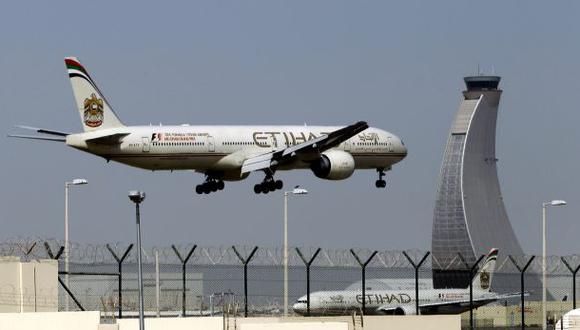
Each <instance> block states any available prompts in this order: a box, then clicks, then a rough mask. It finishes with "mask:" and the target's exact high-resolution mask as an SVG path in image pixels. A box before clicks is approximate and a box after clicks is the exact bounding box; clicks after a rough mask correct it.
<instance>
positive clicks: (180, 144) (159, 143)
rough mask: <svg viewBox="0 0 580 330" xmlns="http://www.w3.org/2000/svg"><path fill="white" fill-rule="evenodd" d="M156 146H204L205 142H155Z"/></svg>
mask: <svg viewBox="0 0 580 330" xmlns="http://www.w3.org/2000/svg"><path fill="white" fill-rule="evenodd" d="M153 145H154V146H202V145H203V142H153Z"/></svg>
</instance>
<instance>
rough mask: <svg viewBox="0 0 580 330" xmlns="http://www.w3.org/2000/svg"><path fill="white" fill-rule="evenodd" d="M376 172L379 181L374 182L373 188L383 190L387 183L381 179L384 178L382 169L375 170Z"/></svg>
mask: <svg viewBox="0 0 580 330" xmlns="http://www.w3.org/2000/svg"><path fill="white" fill-rule="evenodd" d="M377 172H378V173H379V179H378V180H377V181H375V187H377V188H385V187H386V186H387V181H385V180H384V179H383V177H384V176H385V170H384V169H382V168H377Z"/></svg>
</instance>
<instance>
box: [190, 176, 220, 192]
mask: <svg viewBox="0 0 580 330" xmlns="http://www.w3.org/2000/svg"><path fill="white" fill-rule="evenodd" d="M224 187H225V184H224V182H223V181H222V180H219V179H215V178H211V177H209V176H208V177H207V178H206V179H205V182H204V183H202V184H198V185H197V186H195V192H196V193H198V194H200V195H201V194H209V193H212V192H216V191H218V190H223V189H224Z"/></svg>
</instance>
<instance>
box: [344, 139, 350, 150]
mask: <svg viewBox="0 0 580 330" xmlns="http://www.w3.org/2000/svg"><path fill="white" fill-rule="evenodd" d="M344 151H350V141H349V140H346V141H344Z"/></svg>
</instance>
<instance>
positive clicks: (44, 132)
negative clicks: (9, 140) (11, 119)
mask: <svg viewBox="0 0 580 330" xmlns="http://www.w3.org/2000/svg"><path fill="white" fill-rule="evenodd" d="M15 127H18V128H22V129H28V130H31V131H35V132H37V133H42V134H49V135H58V136H67V135H70V134H71V133H66V132H61V131H55V130H50V129H45V128H39V127H32V126H25V125H16V126H15Z"/></svg>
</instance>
